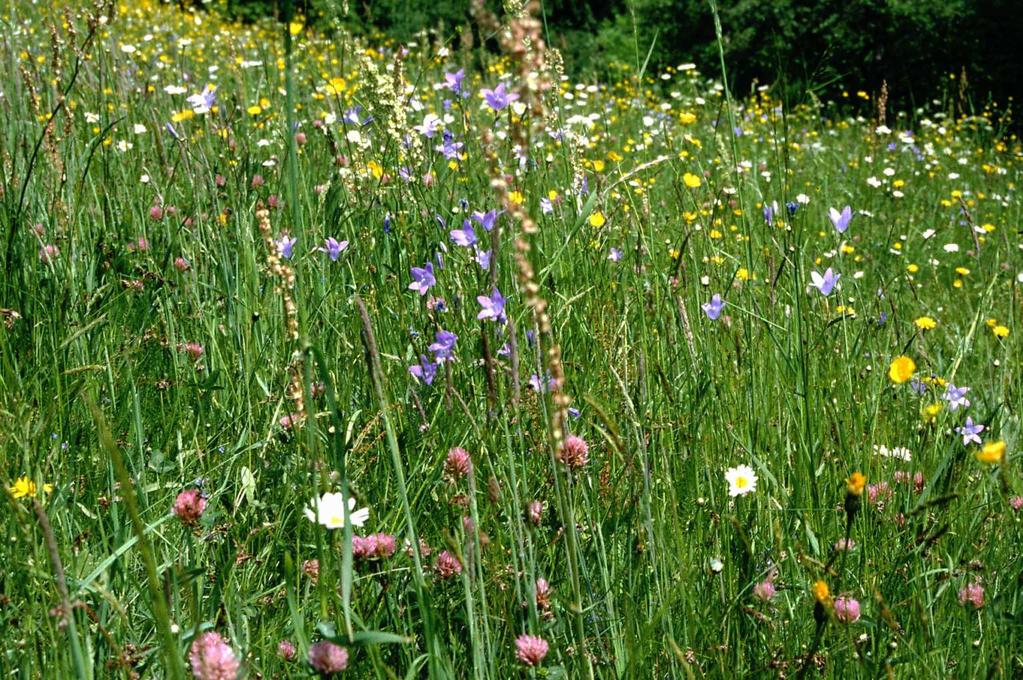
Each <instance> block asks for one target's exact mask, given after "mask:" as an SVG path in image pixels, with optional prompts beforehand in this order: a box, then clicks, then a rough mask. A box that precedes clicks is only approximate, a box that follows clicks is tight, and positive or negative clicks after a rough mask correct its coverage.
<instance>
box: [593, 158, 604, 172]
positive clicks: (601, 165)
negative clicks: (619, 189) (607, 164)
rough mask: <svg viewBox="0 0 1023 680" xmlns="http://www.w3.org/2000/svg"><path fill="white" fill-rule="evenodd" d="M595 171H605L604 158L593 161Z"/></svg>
mask: <svg viewBox="0 0 1023 680" xmlns="http://www.w3.org/2000/svg"><path fill="white" fill-rule="evenodd" d="M593 171H594V172H604V161H602V160H595V161H593Z"/></svg>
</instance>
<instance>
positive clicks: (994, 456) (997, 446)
mask: <svg viewBox="0 0 1023 680" xmlns="http://www.w3.org/2000/svg"><path fill="white" fill-rule="evenodd" d="M974 455H975V456H976V457H977V460H978V461H980V462H981V463H987V464H988V465H997V464H998V463H1001V462H1002V459H1003V458H1004V457H1005V442H1004V441H1001V440H999V441H996V442H988V443H987V444H984V446H982V447H981V448H980V451H977V452H976V453H975V454H974Z"/></svg>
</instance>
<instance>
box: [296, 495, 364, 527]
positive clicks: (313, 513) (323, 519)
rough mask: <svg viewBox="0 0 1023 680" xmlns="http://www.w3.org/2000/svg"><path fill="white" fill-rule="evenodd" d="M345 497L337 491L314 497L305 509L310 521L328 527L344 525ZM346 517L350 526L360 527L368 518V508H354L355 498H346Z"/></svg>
mask: <svg viewBox="0 0 1023 680" xmlns="http://www.w3.org/2000/svg"><path fill="white" fill-rule="evenodd" d="M344 506H345V497H344V496H342V495H341V494H339V493H329V492H328V493H325V494H323V495H322V496H320V497H319V498H314V499H313V500H312V501H310V503H309V507H307V508H306V509H305V516H306V517H307V518H309V521H310V522H316V523H318V524H322V525H323V526H325V527H327V528H328V529H340V528H341V527H343V526H344V525H345V510H344ZM348 518H349V519H350V520H351V522H352V526H354V527H361V526H362V525H363V524H365V523H366V520H368V519H369V508H359V509H358V510H356V509H355V499H354V498H349V499H348Z"/></svg>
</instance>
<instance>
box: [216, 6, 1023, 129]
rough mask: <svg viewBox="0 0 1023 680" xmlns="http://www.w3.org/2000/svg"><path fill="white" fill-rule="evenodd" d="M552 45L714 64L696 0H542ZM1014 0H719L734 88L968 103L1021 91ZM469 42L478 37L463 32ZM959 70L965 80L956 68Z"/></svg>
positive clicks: (445, 12) (612, 57)
mask: <svg viewBox="0 0 1023 680" xmlns="http://www.w3.org/2000/svg"><path fill="white" fill-rule="evenodd" d="M288 1H289V0H222V3H223V4H221V5H219V6H217V5H216V4H215V3H213V6H215V7H217V11H226V12H228V13H231V14H234V15H235V16H237V17H239V18H242V19H253V18H256V17H258V16H263V15H274V16H278V17H280V16H281V15H282V14H283V12H284V11H286V7H285V3H286V2H288ZM293 2H294V3H295V10H296V11H298V12H301V13H303V14H304V15H305V16H307V17H309V18H310V19H312V20H314V21H317V20H318V21H324V20H330V19H333V18H338V17H339V15H340V14H341V10H340V6H341V2H342V0H293ZM491 4H496V3H491ZM541 4H542V9H543V14H544V17H545V20H546V22H547V26H548V30H549V40H550V43H551V44H552V45H554V46H555V47H558V48H559V49H561V50H562V52H563V53H564V55H565V58H566V64H567V66H568V68H569V70H570V71H571V72H572V74H573V75H575V76H586V75H594V76H607V75H608V71H609V69H612V68H613V65H615V64H619V65H620V64H624V65H627V66H631V67H633V68H635V67H638V66H639V65H641V64H642V63H643V62H644V61H645V59H646V56H647V54H648V53H649V55H650V66H651V67H653V68H656V67H660V66H665V65H669V64H679V63H684V62H695V63H696V64H697V65H698V66H699V67H700V68H701V70H703V71H705V72H708V73H715V72H717V71H719V70H720V69H719V59H718V53H717V49H718V47H717V43H716V39H715V34H714V23H713V18H712V14H711V11H710V5H709V2H708V1H707V0H542V3H541ZM1020 10H1021V5H1020V0H723V1H722V2H720V3H719V13H720V17H721V23H722V29H723V33H724V41H723V42H724V48H725V59H726V62H727V67H728V70H729V79H730V82H731V84H732V86H733V88H734V89H735V90H736V91H738V92H742V91H744V90H747V89H748V88H750V87H753V86H755V85H757V84H773V85H774V86H775V87H776V89H779V90H780V91H781V92H782V93H783V95H784V96H785V97H786V98H788V99H789V100H790V101H801V100H805V99H807V98H809V97H810V95H811V93H813V94H815V95H818V96H821V97H835V96H838V95H840V93H841V92H842V91H847V90H852V91H856V90H867V91H872V92H876V91H878V90H879V89H880V87H881V83H882V82H887V84H888V90H889V97H890V100H891V101H893V102H895V103H897V104H899V105H902V106H908V107H912V106H916V105H919V104H922V103H924V102H926V101H929V100H932V99H935V98H940V97H945V98H946V99H948V100H952V99H955V100H957V101H958V103H959V104H960V105H961V110H963V111H966V112H969V111H970V110H971V109H980V108H982V107H983V106H985V105H987V104H989V103H994V104H996V105H997V106H998V107H999V108H1002V109H1005V108H1007V107H1008V106H1010V105H1011V103H1012V102H1013V101H1014V100H1017V99H1019V96H1020V95H1021V94H1023V58H1021V56H1020V53H1021V50H1020V49H1019V48H1018V47H1017V44H1016V43H1017V41H1018V40H1019V36H1020V35H1023V11H1020ZM343 21H344V24H345V25H346V27H347V28H348V29H349V30H352V31H355V32H359V33H364V34H372V33H374V32H380V33H383V34H385V35H387V36H389V37H391V38H394V39H395V40H398V41H402V42H404V41H409V40H412V39H414V36H416V35H417V34H418V33H420V32H421V31H423V30H431V29H432V30H436V31H439V33H440V35H443V36H447V37H452V38H457V36H459V35H460V34H464V33H472V32H474V28H473V25H472V20H471V16H470V12H469V2H468V1H467V0H349V12H348V15H347V16H346V17H345V18H344V20H343ZM472 34H473V37H474V44H476V45H480V44H483V45H485V44H486V42H485V41H484V40H481V36H479V35H478V34H475V33H472ZM964 75H965V82H964V81H963V76H964Z"/></svg>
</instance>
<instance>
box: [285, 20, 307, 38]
mask: <svg viewBox="0 0 1023 680" xmlns="http://www.w3.org/2000/svg"><path fill="white" fill-rule="evenodd" d="M303 28H305V22H304V21H303V20H302V18H301V17H296V18H295V19H294V20H293V21H292V22H291V23H290V24H288V32H289V33H291V35H293V36H295V35H298V34H300V33H301V32H302V29H303Z"/></svg>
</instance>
